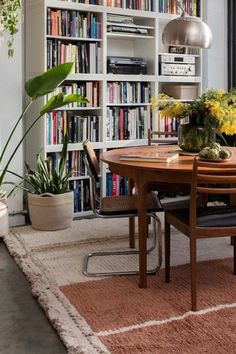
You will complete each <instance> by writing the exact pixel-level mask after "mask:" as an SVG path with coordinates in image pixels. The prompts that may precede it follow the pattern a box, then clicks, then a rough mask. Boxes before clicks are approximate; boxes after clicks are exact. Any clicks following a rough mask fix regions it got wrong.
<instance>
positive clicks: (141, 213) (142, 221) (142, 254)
mask: <svg viewBox="0 0 236 354" xmlns="http://www.w3.org/2000/svg"><path fill="white" fill-rule="evenodd" d="M137 188H138V235H139V287H140V288H146V287H147V235H148V220H147V207H146V195H147V186H146V185H145V183H144V181H140V182H139V183H138V184H137Z"/></svg>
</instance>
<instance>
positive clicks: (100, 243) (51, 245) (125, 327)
mask: <svg viewBox="0 0 236 354" xmlns="http://www.w3.org/2000/svg"><path fill="white" fill-rule="evenodd" d="M114 223H115V221H114V220H112V223H111V224H107V225H106V224H105V226H106V227H104V220H102V223H101V224H99V222H97V220H95V221H94V220H91V221H89V226H88V223H87V221H86V222H83V221H82V220H81V221H78V222H76V223H74V225H73V227H72V229H69V230H67V231H60V232H56V233H55V232H54V233H53V232H39V231H35V230H32V229H31V228H30V227H23V228H17V229H14V230H13V232H12V233H11V234H10V235H8V236H7V237H6V238H5V243H6V245H7V247H8V249H9V251H10V253H11V254H12V255H13V256H14V258H15V260H16V262H17V263H18V264H19V266H20V267H21V269H22V270H23V272H24V273H25V274H26V276H27V278H28V280H29V282H30V283H31V286H32V293H33V295H34V296H35V297H36V298H37V300H38V302H39V303H40V305H41V306H42V308H43V309H44V311H45V314H46V316H47V317H48V318H49V320H50V321H51V323H52V324H53V326H54V327H55V329H56V330H57V331H58V334H59V336H60V337H61V339H62V341H63V342H64V344H65V345H66V347H67V348H68V353H71V354H72V353H73V354H77V353H78V354H79V353H87V354H97V353H113V354H121V353H124V354H129V353H130V354H131V353H132V354H133V353H134V354H136V353H137V354H138V353H144V354H171V353H181V354H199V353H207V354H208V353H215V354H223V353H227V354H231V353H232V354H233V353H235V352H236V351H235V348H236V335H235V333H236V277H235V276H234V275H233V274H232V269H233V264H232V263H233V262H232V258H231V257H230V255H231V254H232V247H231V246H230V245H229V243H228V242H227V241H226V240H223V241H217V242H222V244H220V245H219V247H218V248H219V250H220V251H221V252H223V248H225V249H226V252H225V253H224V255H227V254H228V258H224V259H221V260H211V261H203V262H199V266H198V304H199V309H200V310H199V311H198V312H195V313H193V312H191V311H190V274H189V273H190V272H189V265H188V264H185V265H178V266H176V267H172V270H171V282H170V283H169V284H166V283H165V282H164V271H163V270H161V271H160V272H159V273H158V274H157V275H155V276H149V277H148V288H147V289H140V288H139V287H138V285H137V284H138V277H137V276H127V277H110V278H100V279H94V278H88V277H85V276H83V275H82V272H81V267H82V263H83V259H84V255H85V254H86V253H87V252H88V251H90V250H99V249H106V248H107V249H109V248H116V249H117V248H122V247H124V246H125V245H127V237H125V236H124V234H123V232H125V231H127V227H126V226H127V225H125V226H124V229H123V226H122V225H121V224H120V223H119V225H118V224H117V225H115V224H114ZM95 227H96V235H97V236H98V238H96V239H95V238H94V229H95ZM115 229H116V230H119V235H117V234H115V231H114V230H115ZM78 230H79V232H78ZM90 231H91V233H90ZM108 234H109V235H110V236H109V237H108V236H106V237H104V235H108ZM179 241H180V242H178V243H176V244H174V243H173V247H174V248H175V249H176V250H175V252H177V253H178V252H180V254H182V255H183V256H182V258H183V257H185V255H186V254H188V249H187V248H186V247H187V246H186V244H184V243H182V240H181V238H180V239H179ZM183 242H185V239H184V241H183ZM206 246H207V247H209V245H208V244H205V245H204V244H203V246H202V250H203V252H204V249H205V248H206ZM178 247H179V249H178ZM209 248H210V247H209ZM214 252H216V250H215V251H214ZM199 253H201V252H199ZM206 256H207V257H208V256H209V255H208V254H207V255H206ZM153 258H154V259H155V253H154V255H153ZM183 259H184V258H183ZM183 259H181V260H183ZM127 262H128V263H129V264H128V266H130V263H132V262H133V263H135V262H137V259H134V258H131V259H130V260H129V261H127ZM114 263H115V262H114V260H113V259H111V260H109V259H107V260H106V262H105V264H103V265H101V264H100V265H99V267H101V266H105V267H108V268H109V267H111V266H113V267H116V266H120V264H122V265H123V266H125V260H123V259H121V260H120V264H119V262H118V264H117V265H115V264H114ZM135 266H136V265H135V264H134V267H135ZM92 267H95V268H97V267H98V265H97V264H96V262H95V264H94V265H92Z"/></svg>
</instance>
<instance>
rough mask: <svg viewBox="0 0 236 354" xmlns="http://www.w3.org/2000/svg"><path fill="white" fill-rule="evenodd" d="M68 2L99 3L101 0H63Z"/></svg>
mask: <svg viewBox="0 0 236 354" xmlns="http://www.w3.org/2000/svg"><path fill="white" fill-rule="evenodd" d="M62 1H67V2H76V3H78V4H88V5H99V0H62Z"/></svg>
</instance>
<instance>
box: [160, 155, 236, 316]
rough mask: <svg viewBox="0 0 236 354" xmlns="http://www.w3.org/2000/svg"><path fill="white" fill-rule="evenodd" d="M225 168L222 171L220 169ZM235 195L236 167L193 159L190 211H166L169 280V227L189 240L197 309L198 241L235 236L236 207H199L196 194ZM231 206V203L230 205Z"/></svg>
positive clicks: (166, 265) (235, 249)
mask: <svg viewBox="0 0 236 354" xmlns="http://www.w3.org/2000/svg"><path fill="white" fill-rule="evenodd" d="M221 167H222V168H221ZM198 194H199V195H201V194H204V195H205V194H206V195H207V194H211V195H215V198H216V199H217V195H218V196H219V195H225V197H228V200H230V198H231V200H232V196H233V195H236V165H232V164H230V163H227V164H224V165H221V166H219V163H210V162H205V161H204V162H202V161H198V160H197V158H195V159H194V163H193V172H192V185H191V195H190V208H189V209H184V210H171V211H166V212H165V271H166V282H167V283H168V282H169V281H170V225H173V226H174V227H175V228H177V229H178V230H179V231H180V232H182V233H183V234H185V235H186V236H187V237H188V238H189V241H190V266H191V303H192V310H193V311H196V310H197V249H196V247H197V240H198V239H203V238H212V237H225V236H232V237H233V238H234V241H235V237H236V205H235V206H233V205H224V206H205V207H198V206H197V198H196V197H197V195H198ZM228 204H230V203H228ZM233 264H234V274H235V275H236V242H234V263H233Z"/></svg>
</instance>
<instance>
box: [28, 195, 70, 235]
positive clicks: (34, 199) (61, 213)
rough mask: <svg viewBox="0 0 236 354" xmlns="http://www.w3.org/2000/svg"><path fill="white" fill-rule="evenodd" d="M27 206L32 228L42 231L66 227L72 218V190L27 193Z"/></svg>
mask: <svg viewBox="0 0 236 354" xmlns="http://www.w3.org/2000/svg"><path fill="white" fill-rule="evenodd" d="M28 208H29V215H30V220H31V224H32V227H33V228H34V229H37V230H42V231H56V230H62V229H67V228H68V227H70V226H71V223H72V220H73V213H74V201H73V192H67V193H63V194H50V193H44V194H41V195H37V194H31V193H28Z"/></svg>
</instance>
